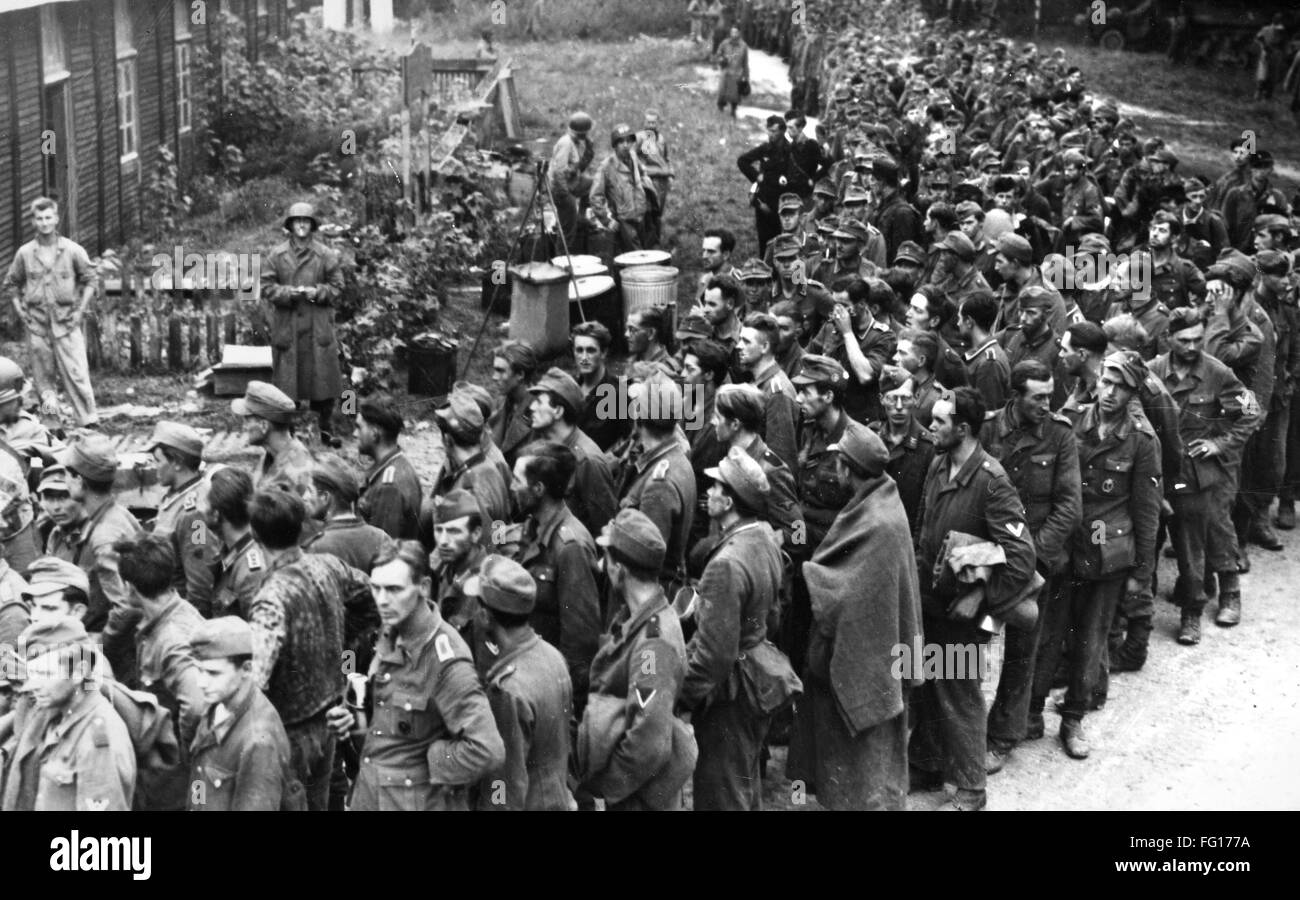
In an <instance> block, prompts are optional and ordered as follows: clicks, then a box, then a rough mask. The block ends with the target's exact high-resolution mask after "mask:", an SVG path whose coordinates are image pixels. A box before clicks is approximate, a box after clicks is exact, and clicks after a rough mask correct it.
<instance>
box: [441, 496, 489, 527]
mask: <svg viewBox="0 0 1300 900" xmlns="http://www.w3.org/2000/svg"><path fill="white" fill-rule="evenodd" d="M433 509H434V515H435V516H437V521H439V522H454V521H455V520H456V519H463V518H464V517H465V516H473V515H478V516H479V518H480V519H481V518H482V516H483V507H481V506H479V502H478V498H477V497H475V496H474V495H473V494H471V493H470V492H469V491H467V490H465V489H464V488H456V489H455V490H451V491H448V492H447V493H445V494H443V495H442V496H441V497H437V498H435V499H434V504H433Z"/></svg>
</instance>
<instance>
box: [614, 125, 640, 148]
mask: <svg viewBox="0 0 1300 900" xmlns="http://www.w3.org/2000/svg"><path fill="white" fill-rule="evenodd" d="M630 137H636V132H635V131H633V130H632V126H631V125H615V126H614V130H613V131H611V132H610V133H609V142H610V143H611V144H617V143H618V142H619V141H620V140H622V139H623V138H630Z"/></svg>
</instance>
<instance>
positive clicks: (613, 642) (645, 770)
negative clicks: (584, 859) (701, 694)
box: [580, 594, 686, 809]
mask: <svg viewBox="0 0 1300 900" xmlns="http://www.w3.org/2000/svg"><path fill="white" fill-rule="evenodd" d="M647 662H649V663H650V664H649V665H647ZM685 676H686V642H685V641H684V640H683V639H682V626H681V622H680V621H679V620H678V618H677V613H676V612H674V611H673V609H672V607H670V606H669V605H668V600H667V598H666V597H664V596H663V595H662V594H661V595H660V596H659V598H658V599H657V600H655V601H653V602H650V603H647V604H646V605H645V606H643V607H642V608H641V609H640V610H638V611H637V613H636V615H630V614H629V610H628V608H627V605H626V604H625V603H623V602H622V600H621V598H620V600H619V603H618V612H616V613H615V614H614V618H613V621H612V623H611V627H610V631H609V633H608V634H606V635H605V636H604V638H603V641H602V643H601V646H600V650H599V651H597V653H596V657H595V659H593V660H592V661H591V693H592V695H593V699H592V702H591V703H590V704H589V710H590V712H589V713H588V718H589V719H590V718H591V717H592V714H593V713H594V712H595V711H596V710H597V709H598V708H600V705H601V704H598V703H597V702H596V700H595V695H601V696H602V698H608V699H610V700H611V701H612V702H613V703H615V704H618V705H620V706H621V708H622V715H621V716H620V717H619V721H618V723H617V725H618V726H620V727H621V733H620V734H619V736H618V740H617V743H615V745H614V747H613V751H612V753H611V754H610V758H609V763H608V765H607V766H605V767H604V768H603V769H601V771H599V772H583V773H580V774H581V777H583V779H584V782H583V784H584V786H585V787H587V788H588V789H589V790H590V791H591V792H592V793H593V794H595V795H596V796H598V797H604V798H605V802H606V803H621V802H623V801H626V800H629V799H632V798H637V799H640V800H641V801H642V802H643V803H644V804H645V805H647V806H650V807H651V808H654V809H660V808H666V807H671V806H672V804H671V803H667V804H665V803H661V802H659V798H658V797H657V796H655V792H654V790H653V788H654V782H655V777H656V776H657V775H660V774H661V773H662V772H663V771H664V770H665V769H666V768H668V767H670V766H671V764H672V759H673V739H672V737H673V730H674V724H673V723H674V719H675V718H676V717H675V716H674V715H673V709H674V707H675V706H676V703H677V695H678V692H679V691H680V690H681V685H682V680H683V679H684V678H685ZM589 724H590V723H589V722H584V723H583V728H586V727H587V726H588V725H589ZM580 731H581V729H580Z"/></svg>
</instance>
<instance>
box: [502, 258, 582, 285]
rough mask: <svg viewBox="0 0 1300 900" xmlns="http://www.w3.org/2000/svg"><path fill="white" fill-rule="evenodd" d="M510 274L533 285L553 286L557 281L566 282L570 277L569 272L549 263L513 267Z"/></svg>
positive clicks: (523, 264)
mask: <svg viewBox="0 0 1300 900" xmlns="http://www.w3.org/2000/svg"><path fill="white" fill-rule="evenodd" d="M510 274H511V275H513V276H514V277H515V278H517V279H518V280H520V281H526V282H529V283H531V284H552V283H554V282H556V281H564V280H565V279H567V278H568V277H569V273H568V272H567V271H565V270H564V269H561V268H560V267H559V266H553V265H551V264H550V263H548V262H528V263H521V264H520V265H516V266H511V267H510Z"/></svg>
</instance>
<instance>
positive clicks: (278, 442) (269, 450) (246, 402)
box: [230, 381, 312, 496]
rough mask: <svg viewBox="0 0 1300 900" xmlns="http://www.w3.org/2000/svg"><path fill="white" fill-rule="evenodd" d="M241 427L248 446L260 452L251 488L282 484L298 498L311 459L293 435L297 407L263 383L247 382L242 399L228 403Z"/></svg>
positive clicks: (305, 484)
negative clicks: (295, 493) (259, 449)
mask: <svg viewBox="0 0 1300 900" xmlns="http://www.w3.org/2000/svg"><path fill="white" fill-rule="evenodd" d="M230 408H231V410H232V411H234V413H235V415H237V416H239V417H240V418H241V419H242V420H243V423H244V439H245V440H247V441H248V446H250V447H258V448H261V450H262V458H261V460H260V461H259V462H258V463H257V465H256V466H255V467H254V468H253V487H254V488H265V487H268V486H270V485H271V484H275V483H278V484H281V485H285V486H287V487H288V488H289V489H290V490H293V491H296V492H297V493H298V495H299V496H301V495H302V492H303V489H304V488H306V486H307V479H308V478H310V477H311V467H312V458H311V452H310V451H309V450H308V449H307V445H306V444H304V443H303V442H302V441H300V440H298V438H296V437H294V435H293V421H294V419H295V418H296V416H297V410H298V407H297V406H295V405H294V402H293V400H291V399H289V395H288V394H286V393H284V392H283V391H281V390H280V389H279V388H277V387H276V386H275V385H271V384H267V383H266V382H265V381H250V382H249V383H248V388H247V389H246V390H245V391H244V396H243V397H240V398H238V399H235V400H232V401H230Z"/></svg>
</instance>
